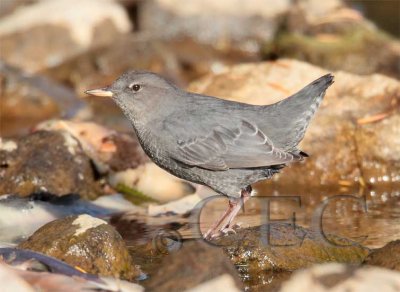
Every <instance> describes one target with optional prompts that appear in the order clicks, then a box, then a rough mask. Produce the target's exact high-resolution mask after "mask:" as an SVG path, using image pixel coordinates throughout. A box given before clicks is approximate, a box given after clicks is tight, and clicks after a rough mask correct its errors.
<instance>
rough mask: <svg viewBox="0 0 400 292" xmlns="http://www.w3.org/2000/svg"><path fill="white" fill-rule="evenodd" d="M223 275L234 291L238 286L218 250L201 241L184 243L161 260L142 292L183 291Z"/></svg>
mask: <svg viewBox="0 0 400 292" xmlns="http://www.w3.org/2000/svg"><path fill="white" fill-rule="evenodd" d="M225 274H228V275H230V276H231V277H233V280H234V282H235V284H236V287H238V288H240V287H241V286H242V284H241V283H240V280H239V278H238V275H237V272H236V270H235V267H234V266H233V265H232V263H231V262H230V261H229V259H228V258H227V257H226V255H224V253H223V252H222V250H221V249H219V248H216V247H213V246H210V245H208V244H206V243H204V242H201V241H190V242H184V244H183V247H182V249H181V250H179V251H178V252H176V253H172V254H170V255H168V256H167V257H166V258H164V260H163V262H162V264H161V265H160V267H159V269H158V271H157V272H156V274H155V275H153V276H152V277H151V278H150V279H149V282H148V283H147V284H146V291H184V290H186V289H190V288H193V287H196V286H198V285H200V284H202V283H204V282H207V281H209V280H211V279H214V278H216V277H218V276H222V275H225Z"/></svg>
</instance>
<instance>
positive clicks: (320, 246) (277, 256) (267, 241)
mask: <svg viewBox="0 0 400 292" xmlns="http://www.w3.org/2000/svg"><path fill="white" fill-rule="evenodd" d="M213 243H215V244H217V245H220V246H222V247H223V248H224V250H225V252H226V253H227V254H228V255H229V256H230V258H231V260H232V261H233V263H234V264H235V265H238V266H241V267H242V268H243V272H245V273H249V274H250V275H257V273H260V272H261V271H282V270H283V271H293V270H297V269H301V268H305V267H309V266H311V265H313V264H317V263H325V262H341V263H348V264H360V263H361V262H362V261H363V260H364V258H365V257H366V256H367V255H368V252H369V250H368V249H367V248H364V247H362V246H361V245H359V244H357V243H355V242H353V241H350V240H348V239H344V238H340V237H337V236H333V235H327V236H326V237H323V236H322V234H321V233H320V232H317V231H313V230H310V229H305V228H302V227H300V226H296V228H295V229H294V226H293V225H292V224H288V223H272V224H270V225H261V226H255V227H250V228H245V229H239V230H238V232H237V234H232V235H229V236H226V237H221V238H219V239H216V240H214V241H213Z"/></svg>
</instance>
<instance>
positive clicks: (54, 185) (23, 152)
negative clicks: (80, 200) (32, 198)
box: [0, 131, 99, 199]
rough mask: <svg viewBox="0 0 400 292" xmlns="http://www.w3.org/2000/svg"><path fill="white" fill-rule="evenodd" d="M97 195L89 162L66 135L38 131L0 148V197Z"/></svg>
mask: <svg viewBox="0 0 400 292" xmlns="http://www.w3.org/2000/svg"><path fill="white" fill-rule="evenodd" d="M35 193H36V194H38V193H39V194H40V193H50V194H53V195H58V196H62V195H66V194H79V195H81V196H82V197H85V198H88V199H93V198H95V197H96V196H97V195H98V194H99V187H98V185H97V183H96V182H95V179H94V173H93V169H92V167H91V164H90V159H89V158H88V157H87V156H86V155H85V153H84V152H83V150H82V149H81V146H80V145H79V143H78V141H77V140H75V139H74V138H73V137H72V136H70V135H69V134H67V133H64V134H61V133H55V132H46V131H39V132H35V133H33V134H30V135H28V136H24V137H22V138H20V139H19V140H18V141H11V140H10V141H3V142H2V143H1V146H0V194H18V195H20V196H29V195H31V194H35Z"/></svg>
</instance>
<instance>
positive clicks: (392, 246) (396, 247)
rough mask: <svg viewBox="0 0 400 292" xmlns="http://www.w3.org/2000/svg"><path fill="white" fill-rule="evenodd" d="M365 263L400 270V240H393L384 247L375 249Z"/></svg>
mask: <svg viewBox="0 0 400 292" xmlns="http://www.w3.org/2000/svg"><path fill="white" fill-rule="evenodd" d="M364 264H366V265H372V266H379V267H382V268H386V269H390V270H396V271H398V272H400V240H396V241H392V242H389V243H388V244H386V245H385V246H384V247H382V248H378V249H375V250H373V251H372V252H371V253H370V254H369V255H368V257H367V258H366V259H365V261H364Z"/></svg>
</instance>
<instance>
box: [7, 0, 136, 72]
mask: <svg viewBox="0 0 400 292" xmlns="http://www.w3.org/2000/svg"><path fill="white" fill-rule="evenodd" d="M77 7H79V9H77ZM44 15H45V16H46V17H44ZM130 29H131V25H130V22H129V19H128V15H127V13H126V12H125V10H124V8H123V7H121V6H120V5H119V4H118V3H115V2H114V1H109V0H101V1H96V2H94V1H88V0H85V1H81V0H58V1H51V0H50V1H49V0H47V1H39V2H37V3H35V4H33V5H30V6H27V7H23V8H21V9H19V10H17V11H15V12H14V13H13V14H10V15H8V16H6V17H4V18H2V19H1V20H0V37H1V40H2V41H1V43H2V49H1V51H0V57H1V58H2V59H3V60H6V61H7V62H8V63H10V64H12V65H15V66H17V67H20V68H24V69H26V70H27V71H29V72H33V71H38V70H40V69H44V68H48V67H53V66H55V65H57V64H60V63H61V62H63V61H65V60H66V59H68V58H71V57H72V56H74V55H77V54H78V53H81V52H83V51H85V50H87V49H89V48H91V47H93V46H97V45H101V44H107V43H111V42H112V41H113V40H114V39H115V37H116V36H118V35H119V34H121V33H126V32H129V31H130ZM21 44H22V45H21Z"/></svg>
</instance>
